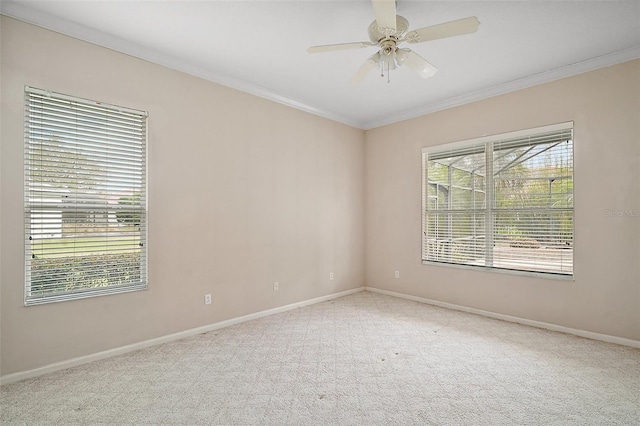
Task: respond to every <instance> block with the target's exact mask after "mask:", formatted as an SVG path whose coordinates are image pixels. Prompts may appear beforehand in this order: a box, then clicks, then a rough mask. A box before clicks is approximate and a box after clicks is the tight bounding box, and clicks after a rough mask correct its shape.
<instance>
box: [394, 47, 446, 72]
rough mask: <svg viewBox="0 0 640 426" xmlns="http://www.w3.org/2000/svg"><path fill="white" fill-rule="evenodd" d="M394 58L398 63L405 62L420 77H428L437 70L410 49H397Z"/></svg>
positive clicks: (403, 63) (402, 63)
mask: <svg viewBox="0 0 640 426" xmlns="http://www.w3.org/2000/svg"><path fill="white" fill-rule="evenodd" d="M396 60H397V62H398V64H400V65H405V64H406V65H407V66H408V67H409V68H411V69H412V70H413V71H415V72H417V73H418V75H420V77H422V78H429V77H431V76H432V75H434V74H435V73H437V72H438V68H436V67H434V66H433V65H431V64H430V63H429V62H427V60H426V59H424V58H423V57H422V56H420V55H418V54H417V53H416V52H414V51H413V50H410V49H398V50H397V51H396Z"/></svg>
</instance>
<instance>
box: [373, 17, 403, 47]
mask: <svg viewBox="0 0 640 426" xmlns="http://www.w3.org/2000/svg"><path fill="white" fill-rule="evenodd" d="M408 30H409V21H407V20H406V19H405V18H403V17H402V16H398V15H396V29H395V30H393V29H392V28H380V27H378V23H377V22H376V21H373V22H372V23H371V24H370V25H369V30H368V31H369V40H371V41H372V42H373V43H380V42H381V41H383V40H384V39H395V40H396V41H397V40H400V39H401V38H402V37H403V36H404V35H405V34H406V33H407V31H408Z"/></svg>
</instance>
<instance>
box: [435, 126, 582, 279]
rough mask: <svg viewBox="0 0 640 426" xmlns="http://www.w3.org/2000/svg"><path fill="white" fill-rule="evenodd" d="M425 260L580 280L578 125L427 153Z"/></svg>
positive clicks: (500, 137) (499, 137)
mask: <svg viewBox="0 0 640 426" xmlns="http://www.w3.org/2000/svg"><path fill="white" fill-rule="evenodd" d="M423 171H424V174H423V191H422V192H423V198H422V203H423V244H422V259H423V261H424V262H440V263H448V264H457V265H467V266H477V267H483V268H492V269H504V270H515V271H527V272H532V273H542V274H559V275H565V276H566V275H569V276H571V275H573V125H572V124H571V123H564V124H562V125H554V126H549V127H546V128H539V129H534V130H530V131H526V132H518V133H514V134H508V135H501V136H495V137H491V138H484V139H483V140H481V141H476V142H470V143H457V144H454V145H451V146H448V147H435V148H426V149H424V150H423Z"/></svg>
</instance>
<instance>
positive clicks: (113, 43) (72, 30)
mask: <svg viewBox="0 0 640 426" xmlns="http://www.w3.org/2000/svg"><path fill="white" fill-rule="evenodd" d="M0 13H1V14H3V15H7V16H9V17H12V18H15V19H18V20H20V21H24V22H27V23H30V24H33V25H36V26H39V27H42V28H46V29H48V30H51V31H54V32H58V33H61V34H64V35H67V36H70V37H74V38H77V39H80V40H83V41H86V42H89V43H92V44H96V45H98V46H102V47H105V48H108V49H111V50H115V51H118V52H121V53H124V54H127V55H130V56H133V57H136V58H138V59H142V60H145V61H148V62H152V63H155V64H158V65H162V66H165V67H167V68H171V69H174V70H176V71H181V72H184V73H186V74H190V75H193V76H196V77H199V78H202V79H205V80H208V81H211V82H213V83H217V84H221V85H223V86H227V87H230V88H232V89H236V90H239V91H241V92H245V93H249V94H252V95H255V96H258V97H260V98H264V99H267V100H270V101H273V102H277V103H279V104H283V105H286V106H289V107H291V108H295V109H298V110H301V111H305V112H308V113H310V114H314V115H317V116H320V117H323V118H327V119H329V120H332V121H336V122H339V123H343V124H346V125H348V126H352V127H355V128H358V129H362V130H370V129H374V128H376V127H381V126H386V125H388V124H393V123H397V122H400V121H404V120H408V119H411V118H416V117H419V116H422V115H426V114H431V113H434V112H437V111H442V110H445V109H449V108H453V107H457V106H461V105H464V104H468V103H471V102H476V101H480V100H483V99H487V98H491V97H494V96H498V95H503V94H505V93H509V92H514V91H517V90H521V89H525V88H527V87H532V86H536V85H539V84H543V83H548V82H551V81H554V80H559V79H562V78H565V77H570V76H573V75H576V74H581V73H584V72H588V71H593V70H596V69H598V68H604V67H607V66H610V65H615V64H618V63H622V62H626V61H629V60H633V59H638V58H640V46H632V47H630V48H627V49H624V50H620V51H617V52H613V53H609V54H606V55H602V56H598V57H595V58H591V59H587V60H584V61H581V62H577V63H574V64H570V65H567V66H563V67H560V68H555V69H551V70H548V71H544V72H541V73H537V74H533V75H529V76H526V77H523V78H520V79H517V80H513V81H510V82H507V83H503V84H499V85H496V86H492V87H488V88H486V89H481V90H478V91H475V92H471V93H467V94H464V95H461V96H456V97H453V98H449V99H444V100H441V101H438V102H433V103H429V104H426V105H423V106H422V107H420V108H413V109H408V110H404V111H401V112H398V113H393V114H385V115H383V116H380V117H376V118H373V119H371V120H367V121H359V120H354V119H353V118H351V117H346V116H344V115H343V114H338V113H336V112H334V111H330V110H325V109H321V108H316V107H314V106H312V105H309V104H307V103H305V102H302V101H300V100H297V99H293V98H291V97H288V96H286V95H284V94H282V93H278V92H276V91H273V90H271V89H268V88H266V87H263V86H260V85H258V84H255V83H252V82H249V81H244V80H240V79H237V78H234V77H231V76H229V75H223V74H220V73H215V72H211V71H209V70H206V69H204V68H203V67H200V66H197V65H195V64H191V63H186V62H184V61H180V60H177V59H175V58H173V57H171V56H169V55H164V54H162V53H160V52H157V51H154V50H151V49H148V48H146V47H143V46H141V45H138V44H136V43H131V42H129V41H127V40H124V39H122V38H119V37H116V36H113V35H110V34H106V33H103V32H100V31H97V30H95V29H93V28H89V27H86V26H83V25H80V24H76V23H73V22H70V21H68V20H65V19H60V18H57V17H52V16H50V15H47V14H44V13H41V12H39V11H37V10H34V9H32V8H30V7H28V6H27V5H26V4H25V3H22V2H21V3H18V2H15V1H11V0H5V1H2V2H0Z"/></svg>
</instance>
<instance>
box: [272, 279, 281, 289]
mask: <svg viewBox="0 0 640 426" xmlns="http://www.w3.org/2000/svg"><path fill="white" fill-rule="evenodd" d="M278 287H280V283H279V282H278V281H276V282H274V283H273V291H278Z"/></svg>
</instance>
